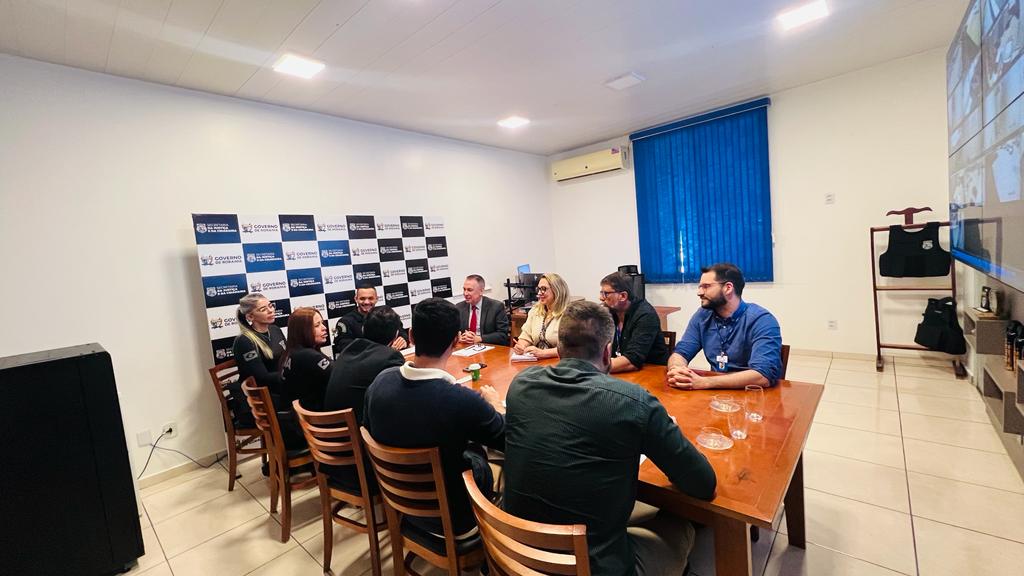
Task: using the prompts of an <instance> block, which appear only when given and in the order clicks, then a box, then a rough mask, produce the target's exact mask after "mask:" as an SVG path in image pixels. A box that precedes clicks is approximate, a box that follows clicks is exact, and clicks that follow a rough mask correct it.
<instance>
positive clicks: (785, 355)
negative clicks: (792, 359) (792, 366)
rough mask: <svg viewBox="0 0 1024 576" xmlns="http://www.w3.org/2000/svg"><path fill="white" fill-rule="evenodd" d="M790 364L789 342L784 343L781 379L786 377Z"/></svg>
mask: <svg viewBox="0 0 1024 576" xmlns="http://www.w3.org/2000/svg"><path fill="white" fill-rule="evenodd" d="M787 366H789V344H783V345H782V371H781V372H779V380H785V379H786V367H787Z"/></svg>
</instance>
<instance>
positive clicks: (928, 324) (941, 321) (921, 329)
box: [914, 296, 967, 355]
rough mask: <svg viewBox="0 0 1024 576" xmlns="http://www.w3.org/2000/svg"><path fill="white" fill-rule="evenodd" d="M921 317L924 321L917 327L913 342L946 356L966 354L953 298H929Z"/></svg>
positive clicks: (962, 333) (962, 332) (965, 345)
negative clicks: (943, 353)
mask: <svg viewBox="0 0 1024 576" xmlns="http://www.w3.org/2000/svg"><path fill="white" fill-rule="evenodd" d="M923 316H924V320H922V321H921V323H920V324H918V325H917V335H916V336H914V342H917V343H918V344H920V345H921V346H924V347H925V348H927V349H929V350H936V351H938V352H945V353H947V354H956V355H959V354H963V353H965V352H967V342H966V341H964V331H963V330H962V329H961V328H960V323H959V322H958V321H957V319H956V301H955V300H953V298H951V297H949V296H947V297H945V298H929V299H928V306H927V307H926V308H925V309H924V314H923Z"/></svg>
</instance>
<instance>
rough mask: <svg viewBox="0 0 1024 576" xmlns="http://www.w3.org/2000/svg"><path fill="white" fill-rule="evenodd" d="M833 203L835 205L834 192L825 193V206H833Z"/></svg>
mask: <svg viewBox="0 0 1024 576" xmlns="http://www.w3.org/2000/svg"><path fill="white" fill-rule="evenodd" d="M835 203H836V193H835V192H826V193H825V204H835Z"/></svg>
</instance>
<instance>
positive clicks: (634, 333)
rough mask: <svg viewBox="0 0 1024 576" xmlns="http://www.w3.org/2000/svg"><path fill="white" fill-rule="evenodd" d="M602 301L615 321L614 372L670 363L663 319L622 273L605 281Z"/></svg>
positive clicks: (613, 344) (612, 368)
mask: <svg viewBox="0 0 1024 576" xmlns="http://www.w3.org/2000/svg"><path fill="white" fill-rule="evenodd" d="M601 302H603V303H604V305H605V306H607V307H608V309H609V310H610V311H611V313H612V317H613V318H614V319H615V336H614V338H613V339H612V367H611V371H612V372H629V371H631V370H639V369H641V368H643V367H644V364H645V363H648V364H660V365H662V366H664V365H665V363H666V362H667V361H668V356H669V354H670V353H671V351H670V350H669V349H668V345H667V344H665V339H664V338H663V337H662V335H661V320H660V319H659V318H658V313H657V312H656V311H655V310H654V306H651V304H650V302H648V301H647V300H644V299H642V298H637V297H636V295H635V294H633V283H632V282H631V281H630V279H629V277H628V276H626V275H625V274H623V273H622V272H612V273H611V274H609V275H607V276H605V277H604V278H603V279H602V280H601Z"/></svg>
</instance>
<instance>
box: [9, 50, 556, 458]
mask: <svg viewBox="0 0 1024 576" xmlns="http://www.w3.org/2000/svg"><path fill="white" fill-rule="evenodd" d="M0 78H2V79H3V80H2V81H0V246H2V248H0V250H2V251H0V254H2V257H0V258H2V260H0V270H3V278H4V281H3V282H0V301H2V302H4V303H5V307H4V309H5V317H4V325H5V326H6V329H5V330H2V331H0V356H6V355H13V354H18V353H23V352H29V351H35V350H43V349H48V348H54V347H60V346H69V345H74V344H80V343H85V342H93V341H95V342H99V343H100V344H102V345H103V346H104V347H106V349H107V350H108V351H109V352H110V354H111V356H112V358H113V361H114V369H115V373H116V377H117V382H118V388H119V392H120V397H121V407H122V412H123V413H124V418H125V428H126V433H127V435H128V437H129V438H130V439H131V442H130V446H131V448H132V449H133V450H135V453H134V460H135V464H136V466H141V463H142V461H143V460H144V458H145V455H146V453H147V452H148V450H147V449H143V448H135V447H134V439H135V434H136V432H138V431H140V430H145V429H150V430H158V429H159V427H160V426H161V425H163V424H164V423H167V422H170V421H176V422H177V423H178V425H179V428H180V430H181V433H180V436H179V437H178V438H176V439H173V440H170V441H167V442H166V444H167V446H169V447H174V448H179V449H181V450H184V451H185V452H187V453H189V454H191V455H193V456H194V457H200V456H206V455H208V454H212V453H214V452H216V451H218V450H223V448H224V434H223V431H222V427H221V422H220V415H219V411H218V410H219V409H218V408H217V404H216V400H215V398H214V396H213V392H212V391H211V389H210V384H209V383H208V376H207V375H206V373H205V369H206V368H207V367H208V366H210V365H212V355H211V352H210V347H209V343H208V342H209V341H208V335H207V330H206V328H205V322H206V319H205V313H204V308H203V299H202V297H201V295H202V291H201V283H200V279H199V270H198V268H199V267H198V263H197V258H196V250H195V242H194V236H193V233H192V230H191V218H190V214H191V213H192V212H245V213H266V214H278V213H324V214H331V213H334V214H352V213H365V214H399V213H401V214H424V215H439V216H442V217H444V218H445V222H446V224H447V227H448V239H449V253H450V256H451V261H452V265H453V279H454V283H455V287H456V289H458V287H460V286H461V277H462V276H464V275H465V274H467V273H470V272H479V273H481V274H483V275H484V276H485V277H486V278H487V279H488V281H489V282H490V283H492V284H493V285H494V287H495V293H496V294H497V293H500V292H502V291H503V289H501V288H500V283H501V281H502V279H503V278H504V277H506V276H508V275H510V274H511V273H512V272H513V271H514V270H515V265H516V264H519V263H522V262H525V261H530V262H531V263H532V264H534V265H535V266H539V267H541V268H550V267H553V265H554V256H553V254H552V253H551V251H550V246H551V245H552V237H551V233H550V230H551V216H550V212H549V211H548V209H547V192H548V190H547V180H546V164H545V160H544V159H543V158H542V157H538V156H531V155H528V154H521V153H515V152H508V151H502V150H498V149H494V148H487V147H482V146H475V145H470V144H465V143H461V142H456V141H452V140H446V139H441V138H435V137H429V136H423V135H419V134H414V133H409V132H403V131H399V130H391V129H387V128H382V127H378V126H373V125H368V124H363V123H358V122H351V121H346V120H341V119H337V118H332V117H328V116H322V115H318V114H312V113H303V112H297V111H294V110H289V109H285V108H278V107H274V106H267V105H262V104H256V103H250V102H245V101H241V100H235V99H231V98H224V97H219V96H213V95H208V94H202V93H198V92H191V91H187V90H180V89H175V88H169V87H165V86H159V85H154V84H147V83H144V82H137V81H132V80H125V79H120V78H115V77H112V76H106V75H102V74H96V73H92V72H86V71H81V70H75V69H71V68H64V67H60V66H54V65H50V64H43V63H39V62H34V61H30V60H24V59H19V58H15V57H10V56H5V55H0ZM511 206H541V207H542V209H539V210H535V211H533V212H531V213H530V215H529V218H522V217H516V218H513V217H511V216H509V214H510V212H509V210H508V209H509V208H510V207H511ZM524 238H525V239H526V240H525V241H523V240H522V239H524ZM516 239H519V240H516ZM40 405H41V406H42V407H45V399H42V398H41V399H40ZM155 436H156V434H154V437H155ZM161 444H163V442H162V443H161ZM182 461H183V459H182V458H181V457H180V456H177V455H174V454H167V453H160V452H157V454H156V455H155V456H154V458H153V463H152V464H150V468H149V470H148V471H147V475H150V474H152V473H154V472H158V471H160V470H162V469H165V468H167V467H170V466H174V465H177V464H179V463H181V462H182Z"/></svg>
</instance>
